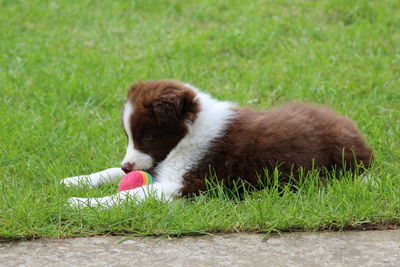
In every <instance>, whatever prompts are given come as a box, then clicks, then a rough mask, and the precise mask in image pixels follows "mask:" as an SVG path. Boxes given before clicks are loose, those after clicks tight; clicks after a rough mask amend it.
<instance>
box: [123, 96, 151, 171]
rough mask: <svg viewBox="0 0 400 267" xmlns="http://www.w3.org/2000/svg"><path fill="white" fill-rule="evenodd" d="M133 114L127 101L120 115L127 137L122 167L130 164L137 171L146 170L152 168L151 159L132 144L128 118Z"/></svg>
mask: <svg viewBox="0 0 400 267" xmlns="http://www.w3.org/2000/svg"><path fill="white" fill-rule="evenodd" d="M132 114H133V106H132V104H131V103H130V102H129V101H128V102H126V103H125V106H124V112H123V114H122V124H123V127H124V129H125V132H126V134H127V135H128V147H127V148H126V154H125V157H124V159H123V160H122V165H123V164H124V163H131V164H134V165H135V168H136V169H138V170H146V169H150V168H151V167H153V158H152V157H151V156H150V155H148V154H145V153H143V152H141V151H139V150H137V149H135V144H134V142H133V137H132V132H131V125H130V118H131V116H132Z"/></svg>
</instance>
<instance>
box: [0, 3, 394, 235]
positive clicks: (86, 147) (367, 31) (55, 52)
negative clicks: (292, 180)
mask: <svg viewBox="0 0 400 267" xmlns="http://www.w3.org/2000/svg"><path fill="white" fill-rule="evenodd" d="M399 10H400V1H397V0H393V1H391V0H381V1H367V0H365V1H351V0H342V1H305V0H303V1H289V0H277V1H243V0H232V1H225V0H224V1H222V0H221V1H211V0H209V1H207V0H204V1H194V0H193V1H161V0H160V1H149V0H138V1H122V0H119V1H115V0H114V1H111V0H110V1H86V0H79V1H78V0H74V1H54V0H53V1H45V0H29V1H23V0H21V1H17V0H15V1H12V0H10V1H7V0H0V114H1V115H0V116H1V119H0V151H1V152H0V240H9V239H29V238H42V237H72V236H87V235H97V234H126V233H129V234H135V235H141V236H144V235H178V236H179V235H183V234H205V233H216V232H238V231H257V232H271V231H290V230H322V229H335V230H337V229H339V230H340V229H349V228H357V229H358V228H363V227H377V228H379V227H388V226H393V225H399V224H400V175H399V171H400V168H399V166H400V163H399V162H400V12H398V11H399ZM158 78H173V79H179V80H183V81H185V82H189V83H191V84H194V85H195V86H197V87H199V88H201V89H202V90H203V91H206V92H209V93H211V94H212V95H214V96H215V97H217V98H219V99H223V100H229V101H234V102H236V103H238V105H248V104H249V103H251V105H252V106H253V107H254V108H255V109H261V108H268V107H271V106H276V105H280V104H283V103H286V102H288V101H292V100H302V101H305V102H313V103H316V104H321V105H327V106H330V107H332V108H334V109H335V110H337V111H338V112H339V113H340V114H343V115H346V116H350V117H352V118H353V119H354V120H355V121H356V122H357V124H358V126H359V128H360V130H361V131H362V132H363V134H364V135H365V137H366V139H367V141H368V143H369V144H370V146H371V147H373V148H374V150H375V154H376V162H375V164H374V167H373V168H372V170H371V175H372V176H373V177H374V179H373V180H372V181H370V182H362V180H361V178H360V177H357V176H355V177H353V176H352V175H350V174H347V175H344V177H342V179H334V180H332V181H331V182H329V183H328V185H326V186H317V185H315V183H313V181H314V179H313V178H312V177H311V178H310V180H309V182H305V183H303V184H302V185H300V188H299V190H297V191H296V192H294V191H291V190H286V189H284V190H283V191H279V190H277V188H276V187H272V188H269V189H266V190H262V191H258V192H256V193H254V194H250V195H245V196H244V198H242V199H237V198H235V197H234V196H230V195H227V194H226V193H225V192H224V191H218V190H217V191H216V192H214V193H215V194H213V193H210V194H207V195H202V196H200V197H198V198H196V199H191V200H188V199H178V200H176V201H174V202H172V203H159V202H157V201H155V200H154V199H150V200H149V201H147V202H145V203H143V204H140V205H132V204H126V205H125V206H120V207H117V208H115V209H111V210H99V209H89V208H86V209H83V210H75V209H71V208H69V207H68V206H67V205H65V203H66V200H67V199H68V198H69V197H72V196H81V197H91V196H104V195H108V194H113V193H115V192H116V191H117V188H116V186H115V185H108V186H105V187H102V188H99V189H92V190H84V189H70V190H67V189H65V188H63V187H60V186H59V185H58V182H59V181H60V180H61V179H62V178H64V177H68V176H73V175H78V174H84V173H90V172H94V171H98V170H102V169H105V168H108V167H116V166H119V164H120V162H121V160H122V158H123V156H124V153H125V146H126V138H125V136H124V134H123V131H122V129H121V127H120V122H119V115H120V110H121V105H122V102H123V100H124V97H125V95H126V89H127V87H128V86H129V85H130V84H131V83H132V82H135V81H138V80H146V79H158Z"/></svg>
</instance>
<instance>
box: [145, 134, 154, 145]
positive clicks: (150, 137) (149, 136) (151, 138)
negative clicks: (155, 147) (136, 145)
mask: <svg viewBox="0 0 400 267" xmlns="http://www.w3.org/2000/svg"><path fill="white" fill-rule="evenodd" d="M143 141H144V142H145V143H150V142H151V141H153V136H152V135H150V134H148V135H145V136H144V137H143Z"/></svg>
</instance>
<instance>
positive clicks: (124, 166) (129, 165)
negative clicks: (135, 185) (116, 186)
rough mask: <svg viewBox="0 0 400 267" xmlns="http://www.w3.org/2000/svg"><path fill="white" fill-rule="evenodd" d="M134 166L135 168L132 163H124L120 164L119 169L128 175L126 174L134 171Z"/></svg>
mask: <svg viewBox="0 0 400 267" xmlns="http://www.w3.org/2000/svg"><path fill="white" fill-rule="evenodd" d="M134 166H135V165H134V164H133V163H129V162H126V163H124V164H122V166H121V169H122V170H123V171H124V172H125V173H128V172H131V171H133V170H134Z"/></svg>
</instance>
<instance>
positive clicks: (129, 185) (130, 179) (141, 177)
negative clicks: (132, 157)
mask: <svg viewBox="0 0 400 267" xmlns="http://www.w3.org/2000/svg"><path fill="white" fill-rule="evenodd" d="M152 183H154V178H153V176H151V174H150V173H147V172H144V171H133V172H130V173H127V174H126V175H125V176H124V178H122V180H121V181H120V182H119V184H118V191H120V192H121V191H125V190H130V189H134V188H137V187H140V186H142V185H147V184H152Z"/></svg>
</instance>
